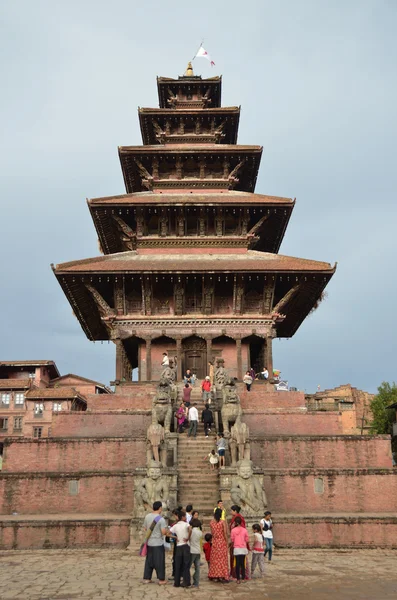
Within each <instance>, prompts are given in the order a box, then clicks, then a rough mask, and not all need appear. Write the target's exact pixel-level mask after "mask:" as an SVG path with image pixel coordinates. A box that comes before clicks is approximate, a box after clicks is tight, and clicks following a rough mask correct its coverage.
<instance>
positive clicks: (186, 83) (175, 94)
mask: <svg viewBox="0 0 397 600" xmlns="http://www.w3.org/2000/svg"><path fill="white" fill-rule="evenodd" d="M157 89H158V93H159V105H160V108H174V109H183V110H184V109H187V108H190V109H191V108H219V107H220V105H221V91H222V77H219V76H217V77H210V78H209V79H202V77H201V76H200V75H199V76H196V75H188V76H186V75H182V76H180V77H178V79H173V78H172V77H157Z"/></svg>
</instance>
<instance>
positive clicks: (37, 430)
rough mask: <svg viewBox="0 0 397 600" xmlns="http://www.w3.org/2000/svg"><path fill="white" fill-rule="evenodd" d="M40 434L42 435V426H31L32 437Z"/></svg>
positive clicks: (37, 436) (39, 436)
mask: <svg viewBox="0 0 397 600" xmlns="http://www.w3.org/2000/svg"><path fill="white" fill-rule="evenodd" d="M42 435H43V428H42V427H33V437H34V438H41V437H42Z"/></svg>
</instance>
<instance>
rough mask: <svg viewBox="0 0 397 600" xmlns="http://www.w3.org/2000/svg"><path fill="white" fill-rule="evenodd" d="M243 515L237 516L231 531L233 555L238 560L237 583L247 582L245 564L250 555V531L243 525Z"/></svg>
mask: <svg viewBox="0 0 397 600" xmlns="http://www.w3.org/2000/svg"><path fill="white" fill-rule="evenodd" d="M241 523H242V521H241V517H236V518H235V520H234V527H233V529H232V530H231V532H230V539H231V544H232V546H233V556H234V560H235V561H236V577H237V583H240V582H241V581H242V582H245V575H246V573H245V566H246V560H247V555H248V547H249V537H248V531H247V530H246V528H245V527H242V526H241Z"/></svg>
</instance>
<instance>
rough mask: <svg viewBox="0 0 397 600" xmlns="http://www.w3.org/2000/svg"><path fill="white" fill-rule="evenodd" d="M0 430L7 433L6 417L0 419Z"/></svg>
mask: <svg viewBox="0 0 397 600" xmlns="http://www.w3.org/2000/svg"><path fill="white" fill-rule="evenodd" d="M0 429H1V430H2V431H7V429H8V417H2V418H0Z"/></svg>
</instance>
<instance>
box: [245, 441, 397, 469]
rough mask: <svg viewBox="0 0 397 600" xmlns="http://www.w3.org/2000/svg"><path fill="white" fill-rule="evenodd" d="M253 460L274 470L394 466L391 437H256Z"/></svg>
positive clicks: (252, 450)
mask: <svg viewBox="0 0 397 600" xmlns="http://www.w3.org/2000/svg"><path fill="white" fill-rule="evenodd" d="M251 458H252V460H253V461H254V464H255V465H256V466H257V467H261V468H274V469H301V468H308V467H312V468H323V469H327V468H328V469H337V468H340V469H344V468H356V469H357V468H370V467H373V468H376V467H377V468H381V467H384V468H391V466H392V458H391V447H390V438H389V437H388V436H377V437H373V436H334V437H324V438H322V437H316V436H307V437H297V436H286V437H275V438H272V437H268V438H266V439H263V438H262V439H261V438H260V437H257V438H255V439H253V440H252V441H251ZM396 475H397V474H396Z"/></svg>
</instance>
